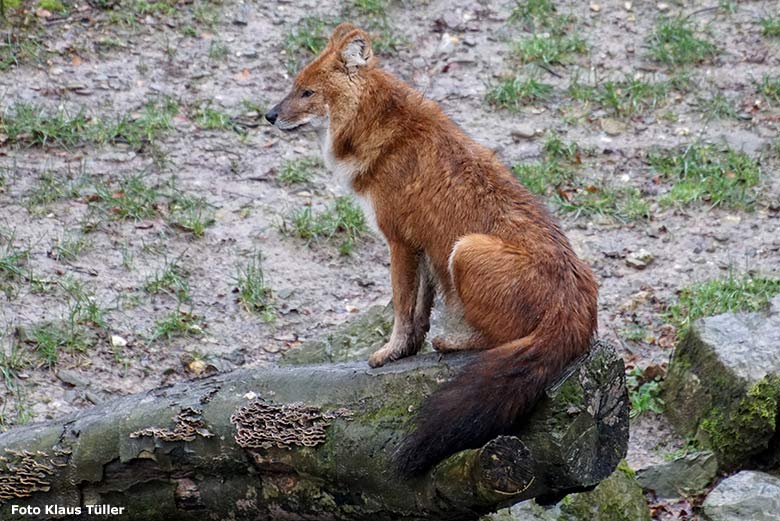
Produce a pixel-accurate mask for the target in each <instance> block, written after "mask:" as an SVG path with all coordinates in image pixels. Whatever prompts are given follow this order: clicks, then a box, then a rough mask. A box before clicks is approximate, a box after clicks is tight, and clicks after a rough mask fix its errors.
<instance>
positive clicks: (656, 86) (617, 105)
mask: <svg viewBox="0 0 780 521" xmlns="http://www.w3.org/2000/svg"><path fill="white" fill-rule="evenodd" d="M670 90H671V85H670V84H669V83H668V82H649V81H645V80H644V79H643V78H640V77H629V76H627V77H625V78H624V79H622V80H618V81H614V80H608V81H604V82H601V83H599V84H597V85H588V84H585V83H581V82H580V81H579V79H578V78H576V77H575V78H574V79H573V80H572V82H571V83H570V84H569V88H568V94H569V96H571V98H572V99H575V100H577V101H583V102H589V103H595V104H597V105H598V106H600V107H602V108H604V109H606V110H608V111H609V112H610V113H611V114H613V115H615V116H618V117H628V116H633V115H635V114H638V113H642V112H644V111H645V110H648V109H653V108H655V107H656V106H657V105H658V103H659V102H660V101H662V100H664V99H665V98H666V96H667V95H668V93H669V91H670Z"/></svg>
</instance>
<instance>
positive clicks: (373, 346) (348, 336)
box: [280, 305, 393, 365]
mask: <svg viewBox="0 0 780 521" xmlns="http://www.w3.org/2000/svg"><path fill="white" fill-rule="evenodd" d="M392 327H393V308H392V306H391V305H387V306H373V307H372V308H370V309H368V310H366V311H365V312H364V313H362V314H361V315H360V316H359V317H356V318H355V319H354V320H350V321H349V323H348V324H346V325H345V326H344V327H342V328H340V329H339V330H338V331H336V332H334V333H331V334H329V335H327V336H326V337H325V338H323V339H318V340H312V341H309V342H304V343H303V344H301V345H300V346H297V347H294V348H292V349H290V350H288V351H287V352H286V353H284V355H283V357H282V359H281V360H280V365H297V364H321V363H334V362H347V361H352V360H361V359H363V360H365V359H367V358H368V356H369V355H370V354H371V353H373V352H374V351H376V350H377V349H378V348H380V347H382V345H383V344H384V343H385V341H386V338H387V337H388V335H389V334H390V330H391V329H392Z"/></svg>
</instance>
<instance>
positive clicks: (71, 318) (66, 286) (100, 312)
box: [59, 278, 108, 329]
mask: <svg viewBox="0 0 780 521" xmlns="http://www.w3.org/2000/svg"><path fill="white" fill-rule="evenodd" d="M59 286H60V287H61V288H62V289H63V290H64V291H65V293H66V294H67V296H68V300H69V307H68V322H69V323H70V324H71V325H72V326H79V325H80V326H92V327H96V328H100V329H105V328H106V315H107V313H108V312H107V311H106V310H105V309H104V308H102V307H101V306H100V304H99V303H98V300H97V297H96V296H95V294H94V293H92V292H90V291H89V290H88V289H87V286H86V285H85V284H84V283H83V282H80V281H78V280H76V279H69V278H65V279H63V280H61V281H60V282H59Z"/></svg>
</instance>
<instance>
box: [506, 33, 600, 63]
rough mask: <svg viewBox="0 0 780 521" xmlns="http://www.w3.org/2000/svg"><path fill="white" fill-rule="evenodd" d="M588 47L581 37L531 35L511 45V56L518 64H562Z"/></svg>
mask: <svg viewBox="0 0 780 521" xmlns="http://www.w3.org/2000/svg"><path fill="white" fill-rule="evenodd" d="M587 50H588V45H587V43H586V42H585V39H583V38H582V37H581V36H578V35H559V34H555V33H551V34H548V35H533V36H530V37H528V38H524V39H522V40H519V41H517V42H515V43H514V44H513V45H512V55H513V56H514V57H515V58H516V59H517V60H519V61H520V63H545V64H548V65H552V64H564V63H567V62H568V61H569V59H570V58H571V56H572V55H574V54H584V53H585V52H587Z"/></svg>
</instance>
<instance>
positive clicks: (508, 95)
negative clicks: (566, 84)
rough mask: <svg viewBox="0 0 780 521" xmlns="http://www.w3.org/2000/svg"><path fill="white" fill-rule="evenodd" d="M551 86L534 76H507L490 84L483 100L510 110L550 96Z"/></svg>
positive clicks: (515, 109) (547, 98)
mask: <svg viewBox="0 0 780 521" xmlns="http://www.w3.org/2000/svg"><path fill="white" fill-rule="evenodd" d="M552 94H553V87H552V85H550V84H547V83H542V82H540V81H537V80H536V79H534V78H526V79H522V78H520V77H515V78H508V79H505V80H502V81H500V82H499V83H498V84H496V85H493V86H491V87H490V88H489V89H488V92H487V94H486V95H485V101H487V102H488V103H489V104H490V105H493V106H494V107H498V108H503V109H507V110H511V111H517V110H519V109H520V108H521V107H522V106H523V105H528V104H529V103H535V102H537V101H547V100H549V99H551V98H552Z"/></svg>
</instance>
